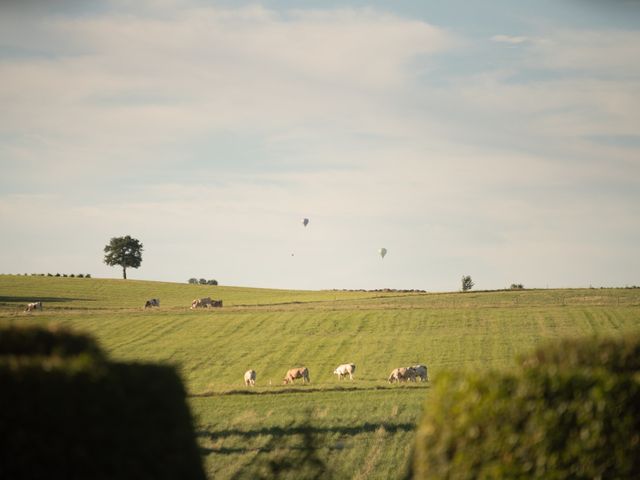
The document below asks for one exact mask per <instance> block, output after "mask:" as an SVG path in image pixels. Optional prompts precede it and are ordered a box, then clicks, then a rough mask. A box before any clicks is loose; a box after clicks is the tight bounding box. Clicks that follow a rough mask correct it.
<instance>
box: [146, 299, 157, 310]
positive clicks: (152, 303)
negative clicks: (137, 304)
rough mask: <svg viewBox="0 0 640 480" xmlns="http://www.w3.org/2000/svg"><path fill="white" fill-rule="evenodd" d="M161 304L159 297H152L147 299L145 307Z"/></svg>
mask: <svg viewBox="0 0 640 480" xmlns="http://www.w3.org/2000/svg"><path fill="white" fill-rule="evenodd" d="M159 306H160V299H159V298H152V299H151V300H147V301H146V302H145V304H144V308H150V307H159Z"/></svg>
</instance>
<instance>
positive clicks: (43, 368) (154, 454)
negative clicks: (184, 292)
mask: <svg viewBox="0 0 640 480" xmlns="http://www.w3.org/2000/svg"><path fill="white" fill-rule="evenodd" d="M0 391H2V395H0V429H1V431H2V435H1V436H0V478H12V479H27V478H29V479H30V478H68V479H81V478H82V479H85V478H95V479H107V478H119V479H155V478H160V479H163V478H164V479H174V478H192V479H198V480H200V479H204V472H203V470H202V465H201V463H200V458H199V454H198V449H197V445H196V443H195V440H194V432H193V427H192V423H191V416H190V413H189V410H188V407H187V404H186V402H185V391H184V389H183V387H182V384H181V382H180V379H179V377H178V376H177V374H176V372H175V370H174V369H173V368H172V367H168V366H157V365H148V364H147V365H145V364H127V363H120V362H111V361H109V360H108V359H107V358H106V356H105V355H104V354H102V352H101V351H100V349H99V347H98V346H97V344H96V343H95V342H94V341H93V340H92V339H91V338H90V337H87V336H82V335H76V334H74V333H71V332H68V331H60V330H58V331H53V330H44V329H39V328H26V329H17V328H4V329H0Z"/></svg>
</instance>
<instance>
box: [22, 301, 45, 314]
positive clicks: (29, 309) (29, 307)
mask: <svg viewBox="0 0 640 480" xmlns="http://www.w3.org/2000/svg"><path fill="white" fill-rule="evenodd" d="M34 310H42V302H32V303H28V304H27V308H25V309H24V311H25V312H33V311H34Z"/></svg>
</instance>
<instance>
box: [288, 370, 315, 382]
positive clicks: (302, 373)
mask: <svg viewBox="0 0 640 480" xmlns="http://www.w3.org/2000/svg"><path fill="white" fill-rule="evenodd" d="M296 378H301V379H302V383H305V382H311V380H309V370H307V367H300V368H292V369H291V370H289V371H288V372H287V374H286V375H285V376H284V382H283V383H284V384H285V385H286V384H287V383H293V381H294V380H295V379H296Z"/></svg>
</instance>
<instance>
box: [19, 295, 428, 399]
mask: <svg viewBox="0 0 640 480" xmlns="http://www.w3.org/2000/svg"><path fill="white" fill-rule="evenodd" d="M159 306H160V299H159V298H151V299H149V300H147V301H146V302H145V304H144V308H152V307H159ZM220 307H222V300H212V299H211V298H210V297H204V298H196V299H194V300H193V301H192V302H191V308H192V309H196V308H220ZM34 310H42V302H32V303H29V304H27V308H26V309H25V311H26V312H31V311H34ZM355 371H356V365H355V363H344V364H342V365H338V367H337V368H336V369H335V370H334V372H333V373H334V375H338V379H339V380H342V379H343V378H344V377H346V376H347V375H349V379H351V380H353V374H354V373H355ZM256 378H257V374H256V371H255V370H247V371H246V372H245V374H244V384H245V385H246V386H255V384H256ZM297 379H302V383H310V382H311V379H310V378H309V369H308V368H307V367H298V368H292V369H290V370H288V371H287V373H286V375H285V376H284V379H283V384H285V385H286V384H289V383H294V380H297ZM418 379H420V381H421V382H426V381H428V380H429V374H428V371H427V366H426V365H422V364H418V365H413V366H411V367H398V368H394V369H393V371H392V372H391V375H389V378H388V379H387V380H388V382H389V383H394V382H396V383H400V382H416V381H417V380H418Z"/></svg>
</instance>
